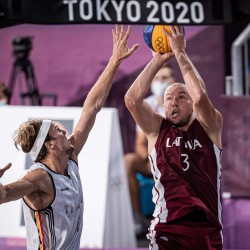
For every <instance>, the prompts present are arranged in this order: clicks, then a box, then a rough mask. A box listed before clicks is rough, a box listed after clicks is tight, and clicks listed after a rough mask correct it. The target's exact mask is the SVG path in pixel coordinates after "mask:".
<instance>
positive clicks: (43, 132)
mask: <svg viewBox="0 0 250 250" xmlns="http://www.w3.org/2000/svg"><path fill="white" fill-rule="evenodd" d="M50 125H51V120H43V122H42V125H41V127H40V129H39V132H38V135H37V137H36V140H35V143H34V145H33V147H32V149H31V150H30V152H29V154H30V156H31V159H32V161H35V160H36V158H37V156H38V154H39V153H40V150H41V148H42V146H43V143H44V141H45V139H46V136H47V134H48V132H49V128H50Z"/></svg>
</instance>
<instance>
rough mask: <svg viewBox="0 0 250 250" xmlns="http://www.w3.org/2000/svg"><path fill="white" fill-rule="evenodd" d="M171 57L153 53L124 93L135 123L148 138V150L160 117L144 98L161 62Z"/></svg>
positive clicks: (171, 55)
mask: <svg viewBox="0 0 250 250" xmlns="http://www.w3.org/2000/svg"><path fill="white" fill-rule="evenodd" d="M172 57H173V53H165V54H163V55H161V54H159V53H154V54H153V58H152V59H151V61H150V62H149V63H148V64H147V66H146V67H145V68H144V70H143V71H142V72H141V74H140V75H139V76H138V77H137V78H136V80H135V81H134V83H133V84H132V85H131V87H130V88H129V90H128V91H127V93H126V95H125V98H124V99H125V104H126V106H127V108H128V110H129V112H130V113H131V114H132V116H133V118H134V120H135V121H136V123H137V124H138V125H139V126H140V128H141V129H142V130H143V132H144V134H145V135H146V137H147V139H148V151H151V149H152V147H153V146H154V143H155V140H156V138H157V135H158V132H159V128H160V125H161V121H162V117H161V116H160V115H158V114H156V113H155V112H154V110H153V108H152V107H151V106H150V105H149V104H148V103H147V102H146V101H145V100H144V98H145V96H146V94H147V92H148V90H149V88H150V85H151V82H152V80H153V78H154V76H155V75H156V73H157V72H158V71H159V69H160V68H161V66H162V65H163V63H165V62H167V61H168V60H170V59H171V58H172Z"/></svg>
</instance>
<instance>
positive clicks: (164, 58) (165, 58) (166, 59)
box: [152, 50, 174, 64]
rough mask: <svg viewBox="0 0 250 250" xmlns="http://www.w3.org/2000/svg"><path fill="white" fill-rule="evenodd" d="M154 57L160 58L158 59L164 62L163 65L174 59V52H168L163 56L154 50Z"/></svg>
mask: <svg viewBox="0 0 250 250" xmlns="http://www.w3.org/2000/svg"><path fill="white" fill-rule="evenodd" d="M152 56H153V57H159V58H158V59H159V60H161V61H162V64H163V63H166V62H168V61H169V60H170V59H171V58H173V57H174V53H173V52H166V53H164V54H161V53H159V52H155V51H154V50H152Z"/></svg>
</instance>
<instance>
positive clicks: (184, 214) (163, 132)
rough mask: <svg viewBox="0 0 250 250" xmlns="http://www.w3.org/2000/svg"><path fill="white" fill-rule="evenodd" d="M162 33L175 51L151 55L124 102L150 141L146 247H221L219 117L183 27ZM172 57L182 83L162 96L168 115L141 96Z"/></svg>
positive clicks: (192, 249)
mask: <svg viewBox="0 0 250 250" xmlns="http://www.w3.org/2000/svg"><path fill="white" fill-rule="evenodd" d="M171 33H172V34H170V33H167V32H165V34H166V36H167V37H168V39H169V42H170V46H171V48H172V51H173V52H169V53H165V54H159V53H154V55H153V58H152V60H151V61H150V62H149V63H148V64H147V66H146V67H145V69H144V70H143V71H142V72H141V74H140V75H139V76H138V77H137V79H136V80H135V81H134V83H133V84H132V86H131V87H130V89H129V90H128V91H127V93H126V95H125V103H126V106H127V108H128V109H129V111H130V113H131V114H132V116H133V118H134V119H135V121H136V122H137V123H138V124H139V126H140V127H141V128H142V130H143V131H144V133H145V135H146V136H147V139H148V152H149V160H150V163H151V171H152V173H153V176H154V180H155V186H154V188H153V201H154V203H155V211H154V214H153V217H154V220H152V223H151V226H150V228H149V233H148V235H147V238H148V239H149V241H150V243H149V247H150V249H160V250H165V249H171V250H173V249H178V250H183V249H185V250H201V249H202V250H212V249H213V250H215V249H216V250H220V249H222V236H221V230H222V225H221V205H220V197H219V195H220V182H219V180H220V171H221V165H220V163H221V152H222V150H221V149H222V142H221V134H222V125H223V118H222V115H221V114H220V112H219V111H218V110H216V109H215V108H214V106H213V104H212V103H211V101H210V99H209V97H208V95H207V92H206V88H205V84H204V82H203V80H202V78H201V76H200V75H199V73H198V71H197V69H196V68H195V66H194V65H193V63H192V62H191V60H190V58H189V57H188V55H187V53H186V51H185V48H186V41H185V38H184V35H183V29H182V28H181V27H179V26H172V27H171ZM173 56H175V58H176V60H177V63H178V65H179V68H180V70H181V73H182V76H183V79H184V82H185V84H181V83H174V84H172V85H171V86H169V87H168V88H167V90H166V92H165V95H164V108H165V114H166V119H165V118H163V117H162V116H160V115H159V114H156V113H155V112H154V111H153V110H152V108H151V107H150V106H149V105H148V104H147V102H146V101H145V100H144V97H145V96H146V94H147V91H148V89H149V88H150V83H151V81H152V79H153V78H154V75H155V74H156V72H157V71H158V70H159V68H160V67H161V65H162V64H163V63H165V62H166V61H169V60H170V59H171V58H172V57H173Z"/></svg>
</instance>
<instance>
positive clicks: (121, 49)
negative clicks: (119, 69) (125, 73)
mask: <svg viewBox="0 0 250 250" xmlns="http://www.w3.org/2000/svg"><path fill="white" fill-rule="evenodd" d="M130 31H131V28H130V26H128V29H127V31H126V32H125V31H124V25H121V28H120V29H119V27H118V25H116V26H115V30H112V33H113V43H114V45H113V55H112V57H113V58H116V59H117V60H118V61H119V62H121V61H122V60H123V59H126V58H128V57H129V56H130V55H132V54H133V52H134V51H135V50H136V49H137V48H138V47H139V44H134V45H133V46H132V47H131V48H129V47H128V45H127V41H128V38H129V35H130Z"/></svg>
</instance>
